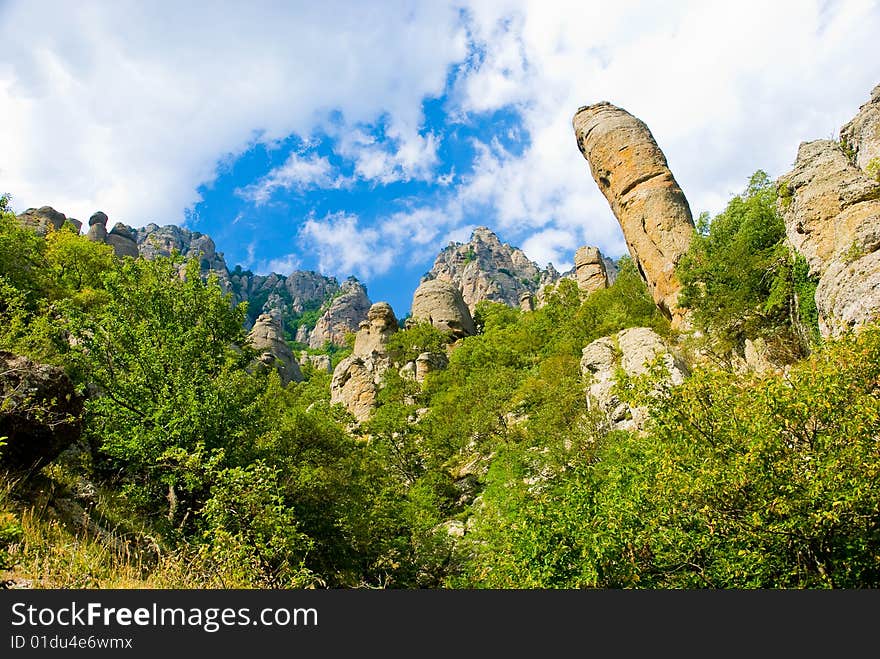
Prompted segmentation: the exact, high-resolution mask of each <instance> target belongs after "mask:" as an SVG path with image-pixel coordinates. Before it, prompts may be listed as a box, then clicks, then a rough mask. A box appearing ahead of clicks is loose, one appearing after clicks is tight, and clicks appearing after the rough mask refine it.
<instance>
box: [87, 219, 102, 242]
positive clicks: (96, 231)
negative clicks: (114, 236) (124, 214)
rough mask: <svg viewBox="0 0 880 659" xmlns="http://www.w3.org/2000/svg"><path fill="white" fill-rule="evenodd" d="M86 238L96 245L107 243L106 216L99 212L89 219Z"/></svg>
mask: <svg viewBox="0 0 880 659" xmlns="http://www.w3.org/2000/svg"><path fill="white" fill-rule="evenodd" d="M86 238H88V239H89V240H91V241H92V242H96V243H104V242H107V215H106V214H105V213H103V212H101V211H98V212H97V213H94V214H93V215H92V216H91V217H90V218H89V231H88V233H87V234H86Z"/></svg>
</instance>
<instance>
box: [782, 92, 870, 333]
mask: <svg viewBox="0 0 880 659" xmlns="http://www.w3.org/2000/svg"><path fill="white" fill-rule="evenodd" d="M875 91H876V90H875ZM869 105H871V104H869ZM859 114H860V116H861V117H863V119H864V121H863V122H861V123H858V122H857V123H858V125H867V124H868V123H869V121H868V120H869V119H870V116H871V113H870V112H866V110H865V106H863V107H862V112H860V113H859ZM854 121H855V120H854ZM855 125H856V124H854V123H853V122H850V124H847V126H846V127H844V130H850V131H851V132H852V131H855V130H856V129H855V128H853V126H855ZM856 132H857V131H856ZM858 134H859V135H861V133H858ZM854 139H855V138H854ZM868 144H869V141H868V140H865V139H863V140H862V142H860V143H859V147H860V153H862V154H864V153H866V152H868V153H870V146H869V145H868ZM866 145H868V146H866ZM850 155H851V154H847V153H846V152H844V150H843V148H842V146H841V144H838V143H837V142H833V141H831V140H816V141H813V142H804V143H803V144H801V145H800V148H799V149H798V155H797V160H796V161H795V165H794V169H793V170H792V171H791V172H790V173H788V174H786V175H785V176H782V177H780V179H779V181H778V190H779V201H778V204H779V210H780V212H781V214H782V217H783V220H784V222H785V233H786V236H787V238H788V240H789V242H790V244H791V245H792V247H794V249H795V250H797V251H798V252H799V253H801V254H802V255H803V256H804V258H806V260H807V262H808V264H809V266H810V274H811V275H813V276H815V277H818V279H819V284H818V287H817V288H816V306H817V307H818V310H819V328H820V330H821V333H822V335H823V336H826V337H827V336H837V335H839V334H841V333H843V332H846V331H847V330H849V329H852V328H854V327H857V326H859V325H862V324H864V323H867V322H870V321H872V320H875V319H877V318H878V317H880V251H878V248H880V181H878V180H876V179H874V178H873V177H872V176H871V175H870V174H868V173H866V172H865V171H863V170H862V169H860V168H859V167H857V166H856V165H855V164H853V160H852V159H851V158H850V157H849V156H850ZM856 161H858V159H856Z"/></svg>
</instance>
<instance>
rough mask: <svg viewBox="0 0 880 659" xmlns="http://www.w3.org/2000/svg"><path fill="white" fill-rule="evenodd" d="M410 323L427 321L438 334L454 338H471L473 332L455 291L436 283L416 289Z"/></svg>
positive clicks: (440, 282)
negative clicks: (450, 335)
mask: <svg viewBox="0 0 880 659" xmlns="http://www.w3.org/2000/svg"><path fill="white" fill-rule="evenodd" d="M412 321H413V322H419V321H427V322H429V323H431V324H432V325H433V326H434V327H436V328H437V329H438V330H440V331H441V332H452V334H453V335H454V336H455V337H456V338H462V337H465V336H471V335H472V334H476V331H477V330H476V328H475V327H474V320H473V318H472V317H471V313H470V310H469V309H468V307H467V305H466V304H465V302H464V299H462V296H461V293H460V292H459V290H458V289H457V288H456V287H455V286H454V285H453V284H451V283H449V282H446V281H442V280H440V279H430V280H428V281H425V282H422V284H421V285H420V286H419V287H418V288H417V289H416V292H415V294H414V295H413V301H412Z"/></svg>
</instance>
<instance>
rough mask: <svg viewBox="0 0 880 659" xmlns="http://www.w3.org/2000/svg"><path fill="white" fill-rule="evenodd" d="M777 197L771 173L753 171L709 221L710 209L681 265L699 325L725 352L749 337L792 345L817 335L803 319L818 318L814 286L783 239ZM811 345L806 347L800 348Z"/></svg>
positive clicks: (687, 300) (687, 302) (684, 296)
mask: <svg viewBox="0 0 880 659" xmlns="http://www.w3.org/2000/svg"><path fill="white" fill-rule="evenodd" d="M776 199H777V190H776V186H775V185H774V184H773V183H772V181H770V179H769V177H768V176H767V174H766V173H765V172H763V171H760V170H759V171H757V172H755V174H753V175H752V177H751V179H750V180H749V183H748V186H747V187H746V189H745V191H744V192H743V193H742V194H741V195H738V196H736V197H734V198H733V199H731V201H730V202H729V203H728V205H727V208H726V209H725V210H724V212H723V213H720V214H719V215H717V216H715V217H714V218H712V219H711V221H710V219H709V217H708V215H707V214H703V215H702V216H701V217H700V220H699V222H698V226H697V229H698V231H697V234H696V235H695V236H694V239H693V241H692V243H691V246H690V249H689V250H688V252H687V253H686V254H685V256H684V257H683V258H682V259H681V261H680V263H679V265H678V268H677V274H678V276H679V278H680V279H681V282H682V292H681V297H680V302H681V304H682V306H684V307H687V308H690V309H692V310H693V321H694V324H695V325H696V327H697V328H698V329H699V330H701V331H702V332H703V333H704V334H706V335H709V336H710V337H711V338H712V341H713V342H714V343H715V345H716V346H717V347H719V348H720V349H721V351H722V352H728V351H730V350H734V349H739V348H741V347H742V345H743V343H744V341H745V339H747V338H756V337H759V336H764V337H768V338H774V337H778V338H780V339H781V341H780V343H782V344H786V343H788V344H790V343H791V341H792V339H797V338H798V337H800V336H803V335H809V334H811V333H812V331H811V330H807V331H801V329H800V328H799V327H798V324H799V323H801V322H804V321H807V322H810V323H813V322H815V320H814V313H812V312H811V311H810V309H809V306H810V305H811V304H812V305H813V306H814V302H813V301H811V300H810V299H809V298H810V296H811V293H812V292H813V291H814V289H815V286H814V285H813V288H812V290H811V289H810V287H809V285H808V284H807V282H806V281H805V274H804V273H803V272H802V270H803V269H802V265H801V262H800V261H798V260H797V259H796V258H795V257H793V256H792V255H791V254H790V252H789V250H788V248H787V247H786V246H785V244H784V239H785V226H784V224H783V222H782V218H781V217H780V216H779V214H778V213H777V210H776ZM798 309H802V310H803V311H799V310H798ZM793 310H794V311H793ZM807 349H808V346H807V345H801V346H800V349H799V350H798V351H797V352H800V353H803V352H805V351H806V350H807Z"/></svg>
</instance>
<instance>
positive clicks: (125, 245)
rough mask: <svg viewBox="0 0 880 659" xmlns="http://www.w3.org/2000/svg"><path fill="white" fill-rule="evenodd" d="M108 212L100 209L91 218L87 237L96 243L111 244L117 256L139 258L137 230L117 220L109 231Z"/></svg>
mask: <svg viewBox="0 0 880 659" xmlns="http://www.w3.org/2000/svg"><path fill="white" fill-rule="evenodd" d="M107 221H108V218H107V214H106V213H104V212H102V211H98V212H96V213H95V214H93V215H92V216H91V217H90V218H89V232H88V233H87V234H86V238H88V239H89V240H91V241H93V242H96V243H104V244H106V245H110V246H111V247H112V248H113V251H114V252H115V253H116V256H118V257H120V258H121V257H123V256H130V257H132V258H137V257H138V255H139V253H138V245H137V232H136V231H135V230H134V229H132V228H131V227H130V226H127V225H125V224H123V223H122V222H117V223H116V224H115V225H114V226H113V228H112V229H111V230H110V231H109V232H108V231H107Z"/></svg>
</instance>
